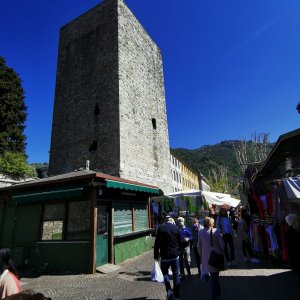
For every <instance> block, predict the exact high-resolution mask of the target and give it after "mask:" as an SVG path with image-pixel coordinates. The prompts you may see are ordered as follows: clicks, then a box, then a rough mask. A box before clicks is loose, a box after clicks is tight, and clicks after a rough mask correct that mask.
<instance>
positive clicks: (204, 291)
mask: <svg viewBox="0 0 300 300" xmlns="http://www.w3.org/2000/svg"><path fill="white" fill-rule="evenodd" d="M239 250H240V249H237V251H236V252H237V256H238V257H237V262H238V263H239V265H238V267H236V268H235V269H229V270H226V271H224V272H222V273H221V278H220V282H221V288H222V292H223V299H224V300H240V299H242V300H253V299H255V300H260V299H261V300H277V299H278V300H282V299H287V300H294V299H297V300H298V298H297V296H296V287H297V282H296V280H295V278H294V275H293V274H292V272H290V271H289V270H288V269H283V268H276V266H274V265H271V264H268V263H266V262H264V263H262V264H259V265H257V264H256V265H255V264H245V263H244V262H242V260H241V257H240V254H241V253H240V252H239ZM152 257H153V256H152V251H149V252H147V253H144V254H142V255H140V256H139V257H136V258H134V259H131V260H129V261H127V262H124V263H123V264H122V265H121V269H119V270H118V271H116V272H114V273H110V274H100V273H97V274H95V275H60V276H57V275H52V276H49V275H47V276H45V275H44V276H40V277H37V278H29V277H23V278H22V282H23V283H24V285H23V289H32V290H34V291H36V292H42V293H44V294H45V295H46V296H49V297H51V298H52V299H53V300H56V299H106V300H109V299H113V300H115V299H123V300H125V299H126V300H158V299H165V290H164V285H163V284H159V283H153V282H151V281H150V271H151V266H152V262H153V260H152ZM196 272H197V271H196V268H193V269H192V274H193V275H192V277H191V278H187V279H186V280H184V281H182V285H181V299H182V300H187V299H209V283H202V282H201V281H200V280H199V279H198V277H197V275H196Z"/></svg>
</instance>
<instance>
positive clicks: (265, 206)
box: [260, 195, 268, 210]
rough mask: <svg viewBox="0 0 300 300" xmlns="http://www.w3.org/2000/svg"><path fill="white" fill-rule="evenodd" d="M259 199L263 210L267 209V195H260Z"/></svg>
mask: <svg viewBox="0 0 300 300" xmlns="http://www.w3.org/2000/svg"><path fill="white" fill-rule="evenodd" d="M260 201H261V204H262V208H263V210H267V207H268V206H267V196H266V195H260Z"/></svg>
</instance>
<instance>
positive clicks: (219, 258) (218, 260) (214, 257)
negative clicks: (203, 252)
mask: <svg viewBox="0 0 300 300" xmlns="http://www.w3.org/2000/svg"><path fill="white" fill-rule="evenodd" d="M208 264H209V265H210V266H212V267H214V268H216V269H219V270H221V271H222V270H224V255H223V254H219V253H217V252H215V251H214V250H211V252H210V256H209V260H208Z"/></svg>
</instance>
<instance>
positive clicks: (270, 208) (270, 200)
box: [266, 192, 273, 215]
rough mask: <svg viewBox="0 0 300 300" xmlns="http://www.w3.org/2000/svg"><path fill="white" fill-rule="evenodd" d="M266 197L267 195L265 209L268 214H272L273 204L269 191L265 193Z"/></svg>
mask: <svg viewBox="0 0 300 300" xmlns="http://www.w3.org/2000/svg"><path fill="white" fill-rule="evenodd" d="M266 197H267V210H268V213H269V215H272V213H273V204H272V195H271V193H270V192H267V193H266Z"/></svg>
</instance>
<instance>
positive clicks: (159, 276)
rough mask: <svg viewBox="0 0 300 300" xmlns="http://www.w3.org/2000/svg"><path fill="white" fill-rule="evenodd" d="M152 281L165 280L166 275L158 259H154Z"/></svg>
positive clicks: (161, 281)
mask: <svg viewBox="0 0 300 300" xmlns="http://www.w3.org/2000/svg"><path fill="white" fill-rule="evenodd" d="M151 281H154V282H160V283H163V282H164V275H163V273H162V271H161V269H160V266H159V263H158V261H157V260H155V261H154V263H153V266H152V271H151Z"/></svg>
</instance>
